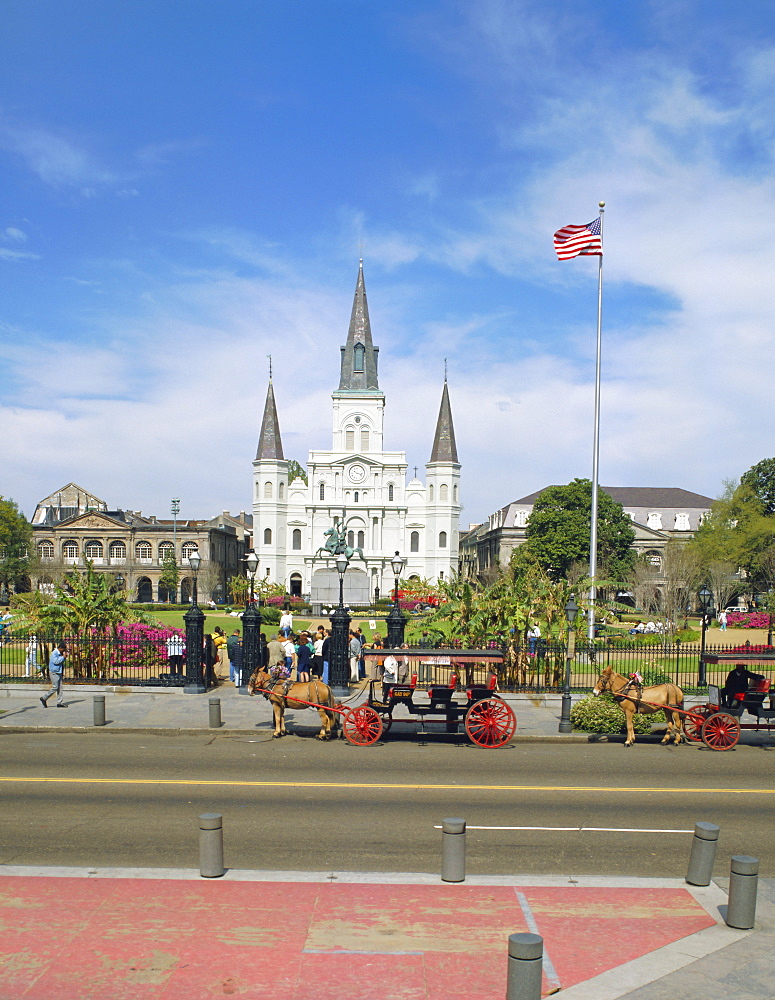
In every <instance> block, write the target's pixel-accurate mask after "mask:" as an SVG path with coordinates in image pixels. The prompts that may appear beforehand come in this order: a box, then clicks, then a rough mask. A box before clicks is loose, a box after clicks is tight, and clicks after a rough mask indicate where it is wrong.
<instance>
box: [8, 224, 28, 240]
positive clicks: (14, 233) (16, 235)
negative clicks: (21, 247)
mask: <svg viewBox="0 0 775 1000" xmlns="http://www.w3.org/2000/svg"><path fill="white" fill-rule="evenodd" d="M4 235H5V238H6V239H8V240H13V242H14V243H26V242H27V234H26V233H25V232H24V231H23V230H21V229H17V228H16V226H6V229H5V233H4Z"/></svg>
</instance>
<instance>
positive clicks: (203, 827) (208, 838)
mask: <svg viewBox="0 0 775 1000" xmlns="http://www.w3.org/2000/svg"><path fill="white" fill-rule="evenodd" d="M225 871H226V869H225V868H224V867H223V816H221V814H220V813H203V814H202V815H201V816H200V817H199V874H200V875H201V876H202V878H220V877H221V875H223V873H224V872H225Z"/></svg>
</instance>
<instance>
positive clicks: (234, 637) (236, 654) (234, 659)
mask: <svg viewBox="0 0 775 1000" xmlns="http://www.w3.org/2000/svg"><path fill="white" fill-rule="evenodd" d="M226 652H227V653H228V654H229V680H230V681H232V682H233V683H234V684H236V685H237V687H239V682H240V680H242V678H241V677H237V675H236V672H237V667H239V670H240V673H241V672H242V639H241V638H240V632H239V629H238V628H235V629H234V632H233V633H232V634H231V635H230V636H229V638H228V639H227V640H226Z"/></svg>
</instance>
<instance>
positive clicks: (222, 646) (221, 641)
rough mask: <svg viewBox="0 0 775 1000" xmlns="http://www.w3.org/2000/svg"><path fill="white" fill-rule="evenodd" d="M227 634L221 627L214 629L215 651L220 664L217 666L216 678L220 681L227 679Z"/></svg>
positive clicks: (217, 626)
mask: <svg viewBox="0 0 775 1000" xmlns="http://www.w3.org/2000/svg"><path fill="white" fill-rule="evenodd" d="M227 641H228V640H227V639H226V634H225V632H224V631H223V629H222V628H221V626H220V625H216V626H215V628H214V629H213V642H214V643H215V651H216V652H217V654H218V662H217V666H216V676H217V677H218V678H219V679H220V680H224V679H225V677H226V663H225V658H226V643H227Z"/></svg>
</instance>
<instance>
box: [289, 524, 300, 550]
mask: <svg viewBox="0 0 775 1000" xmlns="http://www.w3.org/2000/svg"><path fill="white" fill-rule="evenodd" d="M291 548H292V549H296V551H300V550H301V528H294V529H293V534H292V535H291Z"/></svg>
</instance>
